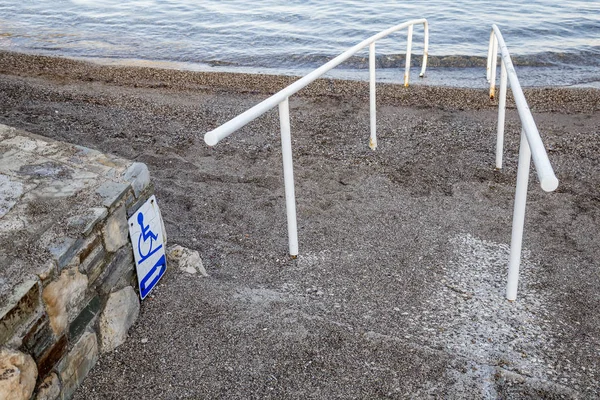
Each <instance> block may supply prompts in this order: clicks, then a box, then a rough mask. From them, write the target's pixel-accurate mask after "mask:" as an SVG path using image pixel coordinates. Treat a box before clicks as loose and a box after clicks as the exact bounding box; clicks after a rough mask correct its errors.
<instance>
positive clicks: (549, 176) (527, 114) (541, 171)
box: [487, 25, 558, 300]
mask: <svg viewBox="0 0 600 400" xmlns="http://www.w3.org/2000/svg"><path fill="white" fill-rule="evenodd" d="M498 45H500V53H501V63H500V64H501V72H500V93H499V94H498V135H497V140H496V168H498V169H500V168H502V152H503V146H504V121H505V113H506V91H507V80H508V82H510V88H511V90H512V93H513V97H514V100H515V104H516V106H517V111H518V113H519V118H520V120H521V143H520V146H519V164H518V170H517V188H516V192H515V204H514V211H513V225H512V235H511V243H510V262H509V267H508V282H507V285H506V298H507V299H508V300H516V298H517V287H518V283H519V265H520V263H521V249H522V244H523V226H524V223H525V206H526V203H527V186H528V183H529V167H530V164H531V158H532V156H533V164H534V165H535V169H536V171H537V176H538V179H539V180H540V185H541V187H542V189H543V190H545V191H546V192H552V191H554V190H555V189H556V188H557V187H558V179H557V178H556V175H554V170H553V169H552V165H550V160H549V159H548V155H547V154H546V149H545V148H544V143H543V142H542V139H541V137H540V133H539V132H538V129H537V126H536V125H535V121H534V120H533V116H532V115H531V110H530V109H529V106H528V105H527V101H526V100H525V95H524V94H523V90H522V89H521V85H520V84H519V79H518V78H517V73H516V72H515V68H514V66H513V63H512V60H511V58H510V54H509V52H508V48H507V47H506V43H505V42H504V39H503V37H502V34H501V33H500V29H498V27H497V26H496V25H492V31H491V33H490V45H489V48H488V60H487V79H488V81H489V82H490V98H492V99H493V98H494V96H495V91H496V90H495V86H496V66H497V58H496V57H497V54H498ZM507 78H508V79H507Z"/></svg>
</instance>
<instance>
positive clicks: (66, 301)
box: [42, 267, 88, 337]
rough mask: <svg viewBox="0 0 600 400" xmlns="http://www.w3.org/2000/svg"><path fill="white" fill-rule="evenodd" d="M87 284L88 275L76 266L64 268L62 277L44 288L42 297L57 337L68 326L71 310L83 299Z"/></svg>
mask: <svg viewBox="0 0 600 400" xmlns="http://www.w3.org/2000/svg"><path fill="white" fill-rule="evenodd" d="M87 284H88V278H87V276H85V275H83V274H81V273H80V272H79V271H78V269H77V267H75V268H71V269H65V270H63V271H62V273H61V274H60V278H59V279H58V280H56V281H54V282H52V283H50V284H49V285H48V286H46V288H45V289H44V291H43V293H42V298H43V299H44V303H45V305H46V313H47V314H48V317H49V318H50V326H51V327H52V330H53V331H54V334H55V335H56V336H57V337H58V336H60V335H61V334H62V333H63V332H64V331H65V329H66V328H67V324H68V321H69V312H70V311H71V310H72V309H75V308H76V306H77V305H78V304H80V303H81V302H82V301H83V298H84V295H85V290H86V288H87ZM75 311H78V310H75Z"/></svg>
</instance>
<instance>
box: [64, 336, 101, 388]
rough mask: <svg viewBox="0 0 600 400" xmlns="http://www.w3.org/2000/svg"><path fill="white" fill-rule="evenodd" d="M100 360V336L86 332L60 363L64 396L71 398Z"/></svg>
mask: <svg viewBox="0 0 600 400" xmlns="http://www.w3.org/2000/svg"><path fill="white" fill-rule="evenodd" d="M96 361H98V338H97V337H96V334H95V333H92V332H86V333H84V334H83V335H82V336H81V338H80V339H79V341H78V342H77V343H75V345H74V346H73V349H72V350H71V352H70V353H69V354H67V356H66V357H65V358H63V360H62V361H61V362H60V363H59V365H58V371H59V373H60V379H61V381H62V385H63V387H62V396H61V397H62V398H63V399H70V398H71V397H72V396H73V393H74V392H75V390H76V389H77V388H78V387H79V385H80V384H81V382H83V380H84V379H85V377H86V376H87V374H88V373H89V372H90V370H91V369H92V367H93V366H94V365H95V364H96Z"/></svg>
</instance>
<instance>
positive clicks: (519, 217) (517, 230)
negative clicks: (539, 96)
mask: <svg viewBox="0 0 600 400" xmlns="http://www.w3.org/2000/svg"><path fill="white" fill-rule="evenodd" d="M530 164H531V149H530V148H529V143H528V142H527V136H526V135H525V128H521V144H520V146H519V166H518V169H517V188H516V191H515V205H514V211H513V224H512V235H511V240H510V262H509V266H508V283H507V284H506V298H507V299H508V300H511V301H513V300H516V299H517V288H518V286H519V264H520V263H521V247H522V245H523V227H524V225H525V205H526V203H527V186H528V183H529V167H530Z"/></svg>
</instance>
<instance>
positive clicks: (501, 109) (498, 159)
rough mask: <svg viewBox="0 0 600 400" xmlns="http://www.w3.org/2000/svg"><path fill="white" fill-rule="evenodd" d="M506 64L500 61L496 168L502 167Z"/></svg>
mask: <svg viewBox="0 0 600 400" xmlns="http://www.w3.org/2000/svg"><path fill="white" fill-rule="evenodd" d="M506 86H507V85H506V66H505V65H504V63H503V62H501V63H500V94H499V95H498V136H497V137H496V168H498V169H502V151H503V149H504V120H505V116H506V89H507V87H506Z"/></svg>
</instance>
